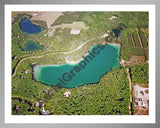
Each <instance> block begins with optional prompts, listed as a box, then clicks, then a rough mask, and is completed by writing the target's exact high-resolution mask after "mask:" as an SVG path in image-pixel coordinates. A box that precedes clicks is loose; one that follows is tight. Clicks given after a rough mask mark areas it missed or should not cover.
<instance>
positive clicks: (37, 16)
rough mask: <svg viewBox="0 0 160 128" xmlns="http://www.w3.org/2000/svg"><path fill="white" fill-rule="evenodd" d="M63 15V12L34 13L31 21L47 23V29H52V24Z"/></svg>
mask: <svg viewBox="0 0 160 128" xmlns="http://www.w3.org/2000/svg"><path fill="white" fill-rule="evenodd" d="M61 15H63V13H62V12H56V11H55V12H35V13H32V16H33V17H32V18H31V20H42V21H45V22H46V23H47V27H48V28H50V27H51V24H52V23H54V21H55V20H56V19H57V18H58V17H59V16H61Z"/></svg>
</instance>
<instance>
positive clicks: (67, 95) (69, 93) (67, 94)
mask: <svg viewBox="0 0 160 128" xmlns="http://www.w3.org/2000/svg"><path fill="white" fill-rule="evenodd" d="M63 95H64V96H65V98H68V97H69V96H70V95H71V92H69V91H66V92H65V93H64V94H63Z"/></svg>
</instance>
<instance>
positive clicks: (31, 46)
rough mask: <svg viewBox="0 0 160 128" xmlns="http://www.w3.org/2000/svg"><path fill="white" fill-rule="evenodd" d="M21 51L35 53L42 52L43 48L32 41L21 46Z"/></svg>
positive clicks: (27, 41)
mask: <svg viewBox="0 0 160 128" xmlns="http://www.w3.org/2000/svg"><path fill="white" fill-rule="evenodd" d="M21 49H22V50H23V51H37V50H42V49H43V47H42V46H41V45H39V44H38V43H37V42H35V41H33V40H26V41H25V42H24V44H23V45H22V46H21Z"/></svg>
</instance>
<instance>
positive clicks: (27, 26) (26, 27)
mask: <svg viewBox="0 0 160 128" xmlns="http://www.w3.org/2000/svg"><path fill="white" fill-rule="evenodd" d="M20 28H21V30H22V32H25V33H27V34H38V33H40V32H41V31H42V30H44V28H42V27H41V26H38V25H35V24H32V22H31V21H30V20H28V19H27V18H24V19H22V21H21V23H20Z"/></svg>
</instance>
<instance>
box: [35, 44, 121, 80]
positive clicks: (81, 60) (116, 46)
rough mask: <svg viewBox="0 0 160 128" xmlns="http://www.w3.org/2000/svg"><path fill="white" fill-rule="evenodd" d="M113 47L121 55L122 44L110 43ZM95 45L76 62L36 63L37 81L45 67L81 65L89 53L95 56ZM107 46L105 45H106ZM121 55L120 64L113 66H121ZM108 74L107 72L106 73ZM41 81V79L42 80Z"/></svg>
mask: <svg viewBox="0 0 160 128" xmlns="http://www.w3.org/2000/svg"><path fill="white" fill-rule="evenodd" d="M105 45H108V44H105ZM105 45H102V46H105ZM109 45H110V46H111V47H113V48H115V49H117V50H118V51H117V52H118V56H119V57H120V55H119V51H120V47H121V45H120V44H119V43H114V44H109ZM94 46H95V47H96V46H97V47H98V45H94ZM94 46H92V47H91V48H90V50H89V51H88V53H86V54H85V55H84V56H82V58H81V59H80V60H79V61H75V62H74V63H63V64H45V65H35V66H33V78H34V80H36V81H40V80H39V76H40V74H41V70H42V69H43V68H45V67H62V66H65V65H70V66H77V65H78V66H79V65H80V63H81V62H83V61H86V57H87V56H88V55H90V56H92V57H93V56H94V54H93V53H92V52H91V51H92V50H93V49H96V48H94ZM104 48H105V47H104ZM101 50H103V49H101ZM95 55H96V54H95ZM119 57H118V58H117V59H118V65H114V66H113V67H112V68H116V67H117V68H119V67H120V64H119ZM105 74H106V73H105ZM40 82H41V81H40Z"/></svg>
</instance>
